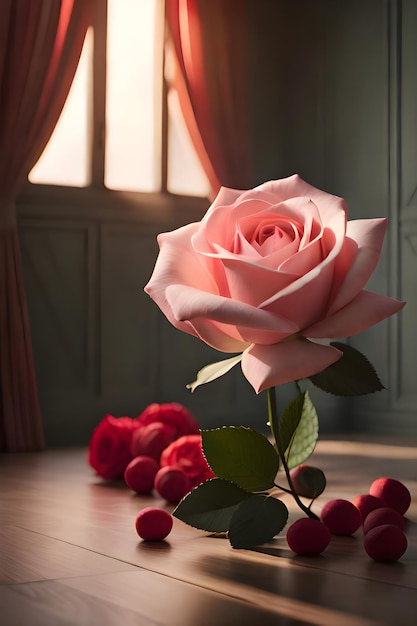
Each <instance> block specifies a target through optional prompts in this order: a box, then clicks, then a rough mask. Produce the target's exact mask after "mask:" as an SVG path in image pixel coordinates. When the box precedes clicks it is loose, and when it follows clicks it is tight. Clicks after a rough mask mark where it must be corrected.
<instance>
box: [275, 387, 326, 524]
mask: <svg viewBox="0 0 417 626" xmlns="http://www.w3.org/2000/svg"><path fill="white" fill-rule="evenodd" d="M267 397H268V417H269V426H270V428H271V432H272V435H273V437H274V439H275V442H276V444H277V449H278V454H279V458H280V459H281V463H282V466H283V468H284V471H285V475H286V477H287V481H288V485H289V487H290V490H291V491H290V493H291V494H292V496H293V498H294V500H295V501H296V503H297V504H298V506H299V507H300V509H301V510H302V511H304V513H305V514H306V515H308V517H311V518H313V519H319V518H318V517H317V515H316V514H315V513H313V511H311V509H310V508H309V507H307V506H305V504H303V502H301V500H300V498H299V496H298V494H297V493H296V491H295V489H294V483H293V482H292V479H291V475H290V470H289V468H288V464H287V459H286V458H285V454H284V453H285V450H283V449H282V446H281V441H280V438H279V423H278V412H277V403H276V398H275V387H270V388H269V389H267Z"/></svg>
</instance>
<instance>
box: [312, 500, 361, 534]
mask: <svg viewBox="0 0 417 626" xmlns="http://www.w3.org/2000/svg"><path fill="white" fill-rule="evenodd" d="M320 518H321V521H322V522H323V524H325V525H326V526H327V528H328V529H329V530H330V532H331V533H332V535H353V533H355V532H356V531H357V530H358V528H359V527H360V525H361V524H362V515H361V512H360V511H359V509H358V508H357V507H356V506H355V505H354V504H352V502H349V500H342V499H341V498H339V499H336V500H330V501H329V502H327V503H326V504H325V505H324V507H323V509H322V511H321V515H320Z"/></svg>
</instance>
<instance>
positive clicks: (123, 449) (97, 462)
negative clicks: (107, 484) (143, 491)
mask: <svg viewBox="0 0 417 626" xmlns="http://www.w3.org/2000/svg"><path fill="white" fill-rule="evenodd" d="M137 428H138V422H137V420H135V419H132V418H131V417H113V415H106V416H105V417H104V418H103V419H102V421H101V422H100V423H99V425H98V426H97V427H96V428H95V429H94V431H93V434H92V435H91V439H90V443H89V446H88V462H89V464H90V465H91V467H92V468H93V469H94V470H95V471H96V472H97V474H98V475H99V476H101V477H102V478H106V479H107V480H117V479H119V478H123V474H124V471H125V469H126V467H127V465H128V464H129V462H130V461H131V460H132V454H131V452H130V442H131V439H132V434H133V432H134V431H135V430H136V429H137Z"/></svg>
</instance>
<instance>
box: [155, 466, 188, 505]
mask: <svg viewBox="0 0 417 626" xmlns="http://www.w3.org/2000/svg"><path fill="white" fill-rule="evenodd" d="M155 489H156V491H157V492H158V493H159V495H160V496H161V497H162V498H165V500H168V502H179V500H181V498H183V497H184V496H185V494H186V493H188V492H189V491H190V489H191V482H190V479H189V478H188V476H187V474H186V473H185V472H183V470H182V469H181V468H180V467H178V466H174V465H166V466H165V467H161V469H160V470H159V471H158V473H157V474H156V476H155Z"/></svg>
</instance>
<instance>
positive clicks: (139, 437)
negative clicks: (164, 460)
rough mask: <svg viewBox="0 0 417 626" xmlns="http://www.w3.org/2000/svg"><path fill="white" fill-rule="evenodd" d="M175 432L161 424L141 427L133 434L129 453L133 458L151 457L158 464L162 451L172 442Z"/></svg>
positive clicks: (172, 428)
mask: <svg viewBox="0 0 417 626" xmlns="http://www.w3.org/2000/svg"><path fill="white" fill-rule="evenodd" d="M176 432H177V431H176V429H175V428H174V427H173V426H170V425H169V424H164V423H162V422H152V423H151V424H146V426H141V427H140V428H137V429H136V430H135V431H134V432H133V435H132V441H131V444H130V451H131V453H132V455H133V456H152V457H153V458H154V459H155V460H156V461H158V463H159V459H160V457H161V454H162V452H163V450H165V448H166V447H167V446H168V445H169V444H170V443H172V442H173V441H174V439H175V437H176Z"/></svg>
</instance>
